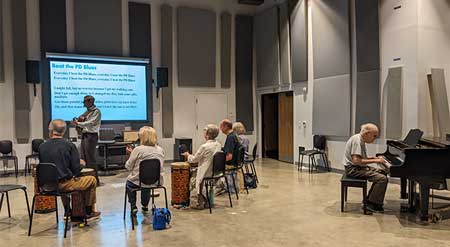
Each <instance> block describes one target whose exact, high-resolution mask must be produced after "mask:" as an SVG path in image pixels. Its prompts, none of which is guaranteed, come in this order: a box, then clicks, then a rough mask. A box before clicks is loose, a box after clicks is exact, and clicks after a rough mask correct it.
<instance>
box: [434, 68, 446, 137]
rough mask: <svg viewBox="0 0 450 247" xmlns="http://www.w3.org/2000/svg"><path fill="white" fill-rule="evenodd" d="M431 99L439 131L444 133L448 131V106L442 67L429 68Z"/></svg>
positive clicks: (441, 133)
mask: <svg viewBox="0 0 450 247" xmlns="http://www.w3.org/2000/svg"><path fill="white" fill-rule="evenodd" d="M431 78H432V87H431V88H430V90H431V93H432V95H433V96H432V99H434V102H433V106H434V110H435V111H436V115H437V119H438V126H439V133H440V135H441V136H442V135H445V134H448V133H450V112H449V108H448V98H447V88H446V86H445V71H444V70H443V69H433V68H432V69H431Z"/></svg>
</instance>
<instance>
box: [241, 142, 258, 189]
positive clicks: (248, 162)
mask: <svg viewBox="0 0 450 247" xmlns="http://www.w3.org/2000/svg"><path fill="white" fill-rule="evenodd" d="M257 148H258V143H256V144H255V146H253V151H252V156H251V158H248V157H247V159H244V166H245V168H246V170H247V171H248V167H247V166H248V165H249V166H250V170H252V174H254V175H255V178H256V182H257V183H259V180H258V175H257V174H256V168H255V160H256V152H257Z"/></svg>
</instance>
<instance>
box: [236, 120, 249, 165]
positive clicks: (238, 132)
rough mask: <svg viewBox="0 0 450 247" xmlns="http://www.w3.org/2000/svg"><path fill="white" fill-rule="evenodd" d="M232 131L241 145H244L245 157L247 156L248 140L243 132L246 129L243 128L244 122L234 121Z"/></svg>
mask: <svg viewBox="0 0 450 247" xmlns="http://www.w3.org/2000/svg"><path fill="white" fill-rule="evenodd" d="M233 131H234V133H235V134H236V135H237V136H238V138H239V141H240V142H241V144H242V146H244V148H245V158H247V153H248V149H249V146H250V140H249V139H248V137H247V136H246V135H245V132H247V131H246V130H245V127H244V124H243V123H241V122H235V123H234V124H233Z"/></svg>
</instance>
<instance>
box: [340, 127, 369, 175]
mask: <svg viewBox="0 0 450 247" xmlns="http://www.w3.org/2000/svg"><path fill="white" fill-rule="evenodd" d="M366 150H367V149H366V143H365V142H364V141H363V140H362V137H361V134H356V135H354V136H352V137H350V139H348V141H347V144H345V154H344V161H343V162H344V166H346V167H347V166H350V165H354V164H353V162H352V155H360V156H361V157H362V158H363V159H367V151H366Z"/></svg>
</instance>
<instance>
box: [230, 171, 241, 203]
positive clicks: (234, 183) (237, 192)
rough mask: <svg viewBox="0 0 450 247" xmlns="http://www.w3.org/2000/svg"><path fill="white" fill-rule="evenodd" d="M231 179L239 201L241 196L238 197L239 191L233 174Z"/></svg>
mask: <svg viewBox="0 0 450 247" xmlns="http://www.w3.org/2000/svg"><path fill="white" fill-rule="evenodd" d="M235 174H237V173H235ZM231 179H232V180H233V187H234V192H235V193H236V199H237V200H239V195H238V194H239V191H238V189H237V188H236V182H235V181H234V174H233V173H231Z"/></svg>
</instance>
